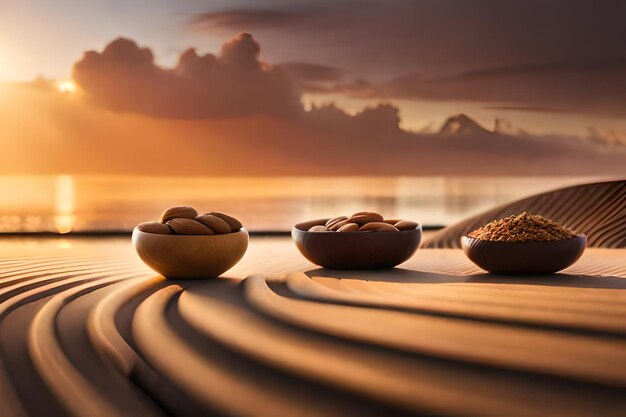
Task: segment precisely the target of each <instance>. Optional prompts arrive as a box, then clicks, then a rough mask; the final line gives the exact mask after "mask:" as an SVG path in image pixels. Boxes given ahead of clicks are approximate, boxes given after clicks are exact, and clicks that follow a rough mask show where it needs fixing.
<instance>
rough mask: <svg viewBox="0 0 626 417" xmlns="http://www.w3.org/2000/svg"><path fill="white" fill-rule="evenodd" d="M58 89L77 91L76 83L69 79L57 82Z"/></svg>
mask: <svg viewBox="0 0 626 417" xmlns="http://www.w3.org/2000/svg"><path fill="white" fill-rule="evenodd" d="M57 90H59V91H60V92H62V93H69V94H71V93H75V92H76V84H74V81H71V80H68V81H59V82H58V83H57Z"/></svg>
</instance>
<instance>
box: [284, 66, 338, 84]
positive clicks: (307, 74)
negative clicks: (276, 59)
mask: <svg viewBox="0 0 626 417" xmlns="http://www.w3.org/2000/svg"><path fill="white" fill-rule="evenodd" d="M280 66H281V67H282V68H283V70H285V71H286V72H287V73H288V74H289V75H290V76H292V77H293V78H295V79H296V80H298V81H304V82H307V81H313V82H330V81H339V80H340V79H341V78H343V76H344V73H343V71H341V70H340V69H339V68H335V67H332V66H330V65H321V64H313V63H310V62H286V63H283V64H280Z"/></svg>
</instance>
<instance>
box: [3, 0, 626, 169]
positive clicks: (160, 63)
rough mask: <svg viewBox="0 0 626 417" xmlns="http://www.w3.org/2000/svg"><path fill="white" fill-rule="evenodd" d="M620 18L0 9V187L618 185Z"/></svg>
mask: <svg viewBox="0 0 626 417" xmlns="http://www.w3.org/2000/svg"><path fill="white" fill-rule="evenodd" d="M625 17H626V4H625V3H624V2H621V1H610V0H609V1H604V2H601V3H600V4H598V3H597V2H592V1H581V0H574V1H552V2H543V1H518V0H504V1H460V0H458V1H451V0H424V1H401V0H398V1H389V2H380V1H347V0H340V1H301V2H291V1H279V0H272V1H259V2H249V1H179V2H170V1H166V0H154V1H149V2H147V1H126V2H109V1H103V0H91V1H84V2H69V1H68V2H63V1H56V2H52V1H27V2H8V1H1V0H0V174H51V173H85V174H118V173H119V174H129V173H131V174H176V175H187V174H189V175H191V174H193V175H254V174H262V175H273V174H280V175H308V174H328V175H336V174H349V175H352V174H354V175H379V174H382V175H386V174H389V175H448V174H455V175H456V174H479V175H489V174H498V175H499V174H511V175H526V174H541V175H543V174H549V175H552V174H565V175H573V174H585V175H586V174H599V175H623V174H625V173H626V41H625V39H626V25H624V24H623V19H624V18H625ZM26 29H27V30H26Z"/></svg>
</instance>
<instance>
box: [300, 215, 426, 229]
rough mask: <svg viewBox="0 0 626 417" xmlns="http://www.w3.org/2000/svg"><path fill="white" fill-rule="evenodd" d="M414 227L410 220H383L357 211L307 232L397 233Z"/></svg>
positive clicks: (378, 216) (381, 217) (415, 225)
mask: <svg viewBox="0 0 626 417" xmlns="http://www.w3.org/2000/svg"><path fill="white" fill-rule="evenodd" d="M416 227H417V223H416V222H413V221H410V220H402V219H385V218H383V216H382V215H380V214H378V213H374V212H372V211H359V212H358V213H354V214H353V215H352V216H350V217H347V216H339V217H333V218H332V219H330V220H328V221H327V222H326V224H325V225H319V226H313V227H311V228H310V229H309V232H370V231H373V232H399V231H404V230H413V229H415V228H416Z"/></svg>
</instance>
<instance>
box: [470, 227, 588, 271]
mask: <svg viewBox="0 0 626 417" xmlns="http://www.w3.org/2000/svg"><path fill="white" fill-rule="evenodd" d="M586 245H587V237H586V236H585V235H583V234H579V235H578V236H576V237H574V238H571V239H567V240H557V241H552V242H493V241H489V240H482V239H476V238H473V237H469V236H463V237H461V246H462V247H463V251H464V252H465V254H466V255H467V257H468V258H470V260H471V261H472V262H474V263H475V264H476V265H478V266H479V267H481V268H482V269H484V270H486V271H489V272H491V273H494V274H509V275H519V274H552V273H554V272H557V271H560V270H561V269H565V268H567V267H568V266H570V265H572V264H573V263H574V262H576V261H577V260H578V258H580V256H581V255H582V254H583V252H584V251H585V246H586Z"/></svg>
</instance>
